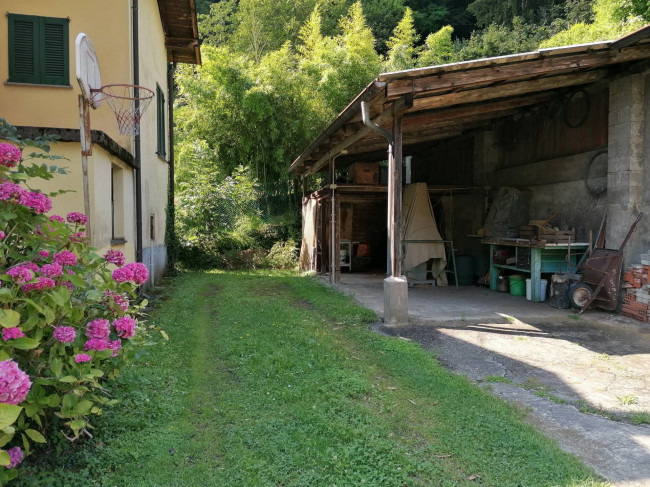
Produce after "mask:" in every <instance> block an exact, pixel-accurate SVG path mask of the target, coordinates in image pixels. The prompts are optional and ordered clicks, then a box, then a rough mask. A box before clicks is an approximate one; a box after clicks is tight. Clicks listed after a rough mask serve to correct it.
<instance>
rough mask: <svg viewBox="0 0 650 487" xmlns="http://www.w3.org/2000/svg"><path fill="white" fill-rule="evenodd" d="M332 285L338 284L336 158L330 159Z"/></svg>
mask: <svg viewBox="0 0 650 487" xmlns="http://www.w3.org/2000/svg"><path fill="white" fill-rule="evenodd" d="M329 169H330V171H329V172H330V174H329V176H330V210H331V214H330V284H334V283H336V271H337V267H338V266H337V262H338V252H337V249H336V200H335V195H334V185H335V177H334V158H333V157H332V158H331V159H330V168H329Z"/></svg>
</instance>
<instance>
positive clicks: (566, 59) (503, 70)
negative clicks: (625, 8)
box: [386, 44, 650, 98]
mask: <svg viewBox="0 0 650 487" xmlns="http://www.w3.org/2000/svg"><path fill="white" fill-rule="evenodd" d="M648 56H650V44H644V45H640V46H634V47H629V48H626V49H624V50H620V51H612V50H607V51H598V52H589V51H588V52H583V53H577V54H571V55H566V56H556V57H541V58H534V59H532V60H527V61H520V62H516V63H513V64H505V65H496V66H487V67H481V68H476V69H472V70H470V71H457V72H450V73H445V72H440V73H438V74H436V75H433V76H425V77H422V78H413V79H404V80H395V81H393V82H391V83H389V85H388V86H387V88H386V95H387V97H389V98H390V97H395V96H401V95H404V94H406V93H413V94H417V93H423V92H429V93H435V92H439V91H444V90H448V89H450V88H453V87H456V86H463V87H472V86H480V85H485V84H489V83H494V82H497V81H502V80H506V81H507V80H522V79H526V78H531V77H532V78H534V77H536V76H539V75H547V74H552V73H554V74H562V73H565V74H566V73H571V72H576V71H582V70H586V69H595V68H599V67H603V66H608V65H611V64H618V63H623V62H629V61H637V60H639V59H646V58H648Z"/></svg>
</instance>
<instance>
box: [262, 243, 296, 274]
mask: <svg viewBox="0 0 650 487" xmlns="http://www.w3.org/2000/svg"><path fill="white" fill-rule="evenodd" d="M266 262H267V265H268V266H269V267H271V268H273V269H294V268H295V267H296V265H297V263H298V248H297V247H296V242H295V241H294V240H287V241H286V242H277V243H275V244H274V245H273V247H272V248H271V250H270V252H269V253H268V255H267V256H266Z"/></svg>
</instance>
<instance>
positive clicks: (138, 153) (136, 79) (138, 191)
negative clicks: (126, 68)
mask: <svg viewBox="0 0 650 487" xmlns="http://www.w3.org/2000/svg"><path fill="white" fill-rule="evenodd" d="M131 9H132V15H131V21H132V26H131V30H132V35H133V39H132V43H133V84H134V85H136V86H139V85H140V42H139V36H140V31H139V28H138V23H139V22H138V0H133V3H132V6H131ZM133 96H138V89H137V88H136V89H135V90H134V93H133ZM134 104H135V107H134V108H135V110H136V111H137V110H139V109H140V102H139V101H138V100H136V101H135V102H134ZM141 159H142V147H141V142H140V135H139V134H138V135H136V136H135V161H134V162H135V225H136V229H135V232H136V237H135V260H136V261H137V262H142V160H141Z"/></svg>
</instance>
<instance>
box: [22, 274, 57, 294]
mask: <svg viewBox="0 0 650 487" xmlns="http://www.w3.org/2000/svg"><path fill="white" fill-rule="evenodd" d="M54 286H56V283H55V282H54V281H53V280H52V279H50V278H49V277H37V278H36V282H30V283H29V284H25V285H24V286H22V287H21V288H20V289H22V290H23V291H24V292H29V291H34V290H38V291H42V290H43V289H52V288H53V287H54Z"/></svg>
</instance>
